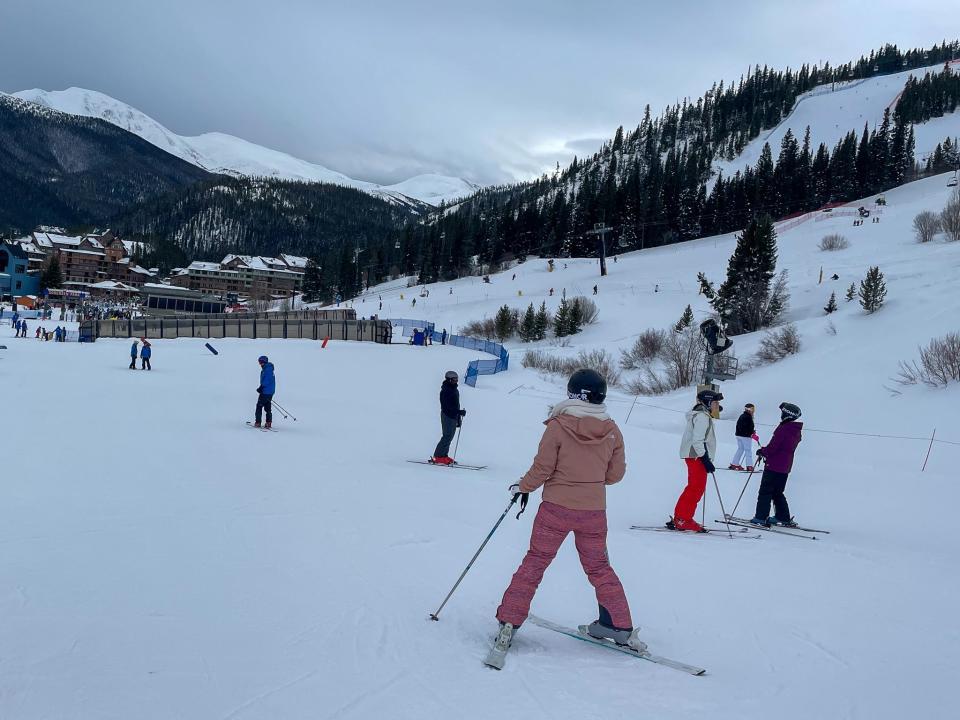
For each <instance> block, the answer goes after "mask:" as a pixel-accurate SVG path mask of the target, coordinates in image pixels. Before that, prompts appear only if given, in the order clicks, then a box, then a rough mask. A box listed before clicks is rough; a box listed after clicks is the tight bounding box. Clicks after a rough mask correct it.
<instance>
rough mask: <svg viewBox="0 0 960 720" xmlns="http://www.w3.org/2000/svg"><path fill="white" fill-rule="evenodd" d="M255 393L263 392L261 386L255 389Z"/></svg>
mask: <svg viewBox="0 0 960 720" xmlns="http://www.w3.org/2000/svg"><path fill="white" fill-rule="evenodd" d="M257 392H258V393H262V392H263V385H261V386H260V387H258V388H257Z"/></svg>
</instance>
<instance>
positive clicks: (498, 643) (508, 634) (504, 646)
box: [493, 622, 514, 653]
mask: <svg viewBox="0 0 960 720" xmlns="http://www.w3.org/2000/svg"><path fill="white" fill-rule="evenodd" d="M513 631H514V627H513V625H512V624H511V623H508V622H502V623H500V632H498V633H497V639H496V640H495V641H494V643H493V648H494V650H497V651H498V652H504V653H505V652H506V651H507V650H509V649H510V644H511V643H512V642H513Z"/></svg>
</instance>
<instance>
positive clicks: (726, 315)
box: [710, 215, 782, 335]
mask: <svg viewBox="0 0 960 720" xmlns="http://www.w3.org/2000/svg"><path fill="white" fill-rule="evenodd" d="M776 266H777V233H776V230H774V228H773V221H772V220H771V219H770V216H769V215H764V216H763V217H762V218H759V219H754V220H752V221H751V222H750V224H749V225H748V226H747V227H746V229H745V230H744V231H743V232H742V233H741V234H740V237H739V238H737V247H736V249H734V251H733V255H732V256H731V257H730V262H729V263H728V265H727V279H726V280H725V281H724V283H723V285H721V286H720V288H719V290H717V292H716V296H715V297H714V298H713V299H712V300H711V301H710V304H711V305H712V306H713V309H714V310H716V311H717V313H719V315H720V318H721V320H722V323H723V325H724V326H725V327H726V328H727V329H728V332H729V333H730V334H733V335H738V334H740V333H746V332H753V331H754V330H759V329H760V328H762V327H766V326H768V325H770V324H772V323H773V322H774V321H775V320H776V319H777V315H779V312H780V310H781V309H782V308H780V307H776V306H775V305H774V304H772V303H771V299H772V297H773V296H772V295H771V281H772V280H773V275H774V271H775V270H776Z"/></svg>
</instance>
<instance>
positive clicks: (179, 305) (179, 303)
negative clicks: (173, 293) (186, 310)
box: [174, 300, 183, 312]
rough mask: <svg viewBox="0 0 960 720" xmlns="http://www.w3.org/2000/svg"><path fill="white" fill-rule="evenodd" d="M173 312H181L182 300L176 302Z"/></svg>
mask: <svg viewBox="0 0 960 720" xmlns="http://www.w3.org/2000/svg"><path fill="white" fill-rule="evenodd" d="M174 310H176V311H177V312H183V300H177V304H176V305H175V306H174Z"/></svg>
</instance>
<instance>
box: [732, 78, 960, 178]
mask: <svg viewBox="0 0 960 720" xmlns="http://www.w3.org/2000/svg"><path fill="white" fill-rule="evenodd" d="M951 67H952V69H953V71H954V72H957V71H958V69H960V61H953V62H952V63H951ZM942 71H943V64H939V65H932V66H930V67H927V68H918V69H916V70H907V71H904V72H900V73H894V74H893V75H881V76H879V77H875V78H868V79H866V80H855V81H852V82H849V83H836V84H834V85H829V84H828V85H820V86H818V87H816V88H814V89H813V90H811V91H810V92H808V93H804V94H803V95H802V96H801V97H800V98H799V99H798V100H797V102H796V104H795V105H794V107H793V111H792V112H791V113H790V114H789V115H787V117H785V118H784V119H783V120H782V121H781V122H780V124H778V125H777V126H776V127H775V128H770V129H767V130H764V131H763V132H761V133H760V135H759V136H758V137H757V138H756V139H754V140H753V141H752V142H750V143H749V144H748V145H747V146H746V147H745V148H744V149H743V152H742V153H740V155H738V156H737V157H736V158H734V159H733V160H732V161H730V162H726V161H719V162H716V163H715V164H714V170H723V174H724V176H726V177H730V176H731V175H733V174H734V173H735V172H737V171H738V170H740V171H742V170H743V169H744V167H746V166H747V165H750V166H753V165H755V164H756V163H757V161H758V160H759V159H760V153H761V152H762V150H763V146H764V144H765V143H770V149H771V150H772V151H773V160H774V162H776V160H777V155H778V153H779V152H780V143H781V142H782V141H783V137H784V135H786V134H787V130H792V131H793V134H794V136H795V137H796V138H797V142H799V143H803V134H804V132H805V131H806V128H807V126H808V125H809V126H810V145H811V148H812V150H811V152H813V153H816V151H817V147H818V146H819V145H820V143H826V144H827V148H829V149H830V150H831V151H832V150H833V146H834V145H836V144H837V142H839V141H840V140H842V139H843V138H844V136H846V134H847V133H848V132H850V131H851V130H854V131H856V133H857V137H858V138H859V137H860V135H861V134H862V133H863V125H864V123H867V124H869V126H870V129H871V130H873V129H874V128H876V127H879V126H880V123H881V122H882V121H883V112H884V110H886V109H887V108H890V111H891V112H893V110H894V108H895V107H896V102H897V100H898V99H899V97H900V93H901V92H903V87H904V85H905V84H906V82H907V80H908V79H909V78H910V76H911V75H913V76H915V77H917V78H918V79H922V78H923V77H924V76H925V75H926V74H927V73H935V74H936V73H940V72H942ZM958 133H960V113H957V112H954V113H950V114H948V115H944V116H943V117H940V118H933V119H932V120H928V121H927V122H925V123H921V124H918V125H914V137H915V140H916V150H915V154H916V158H917V160H919V161H921V162H922V161H925V160H926V159H927V156H928V155H929V154H930V153H932V152H933V150H934V148H936V146H937V143H941V142H943V141H944V139H945V138H947V137H951V138H956V136H957V134H958Z"/></svg>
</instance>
